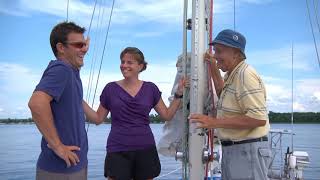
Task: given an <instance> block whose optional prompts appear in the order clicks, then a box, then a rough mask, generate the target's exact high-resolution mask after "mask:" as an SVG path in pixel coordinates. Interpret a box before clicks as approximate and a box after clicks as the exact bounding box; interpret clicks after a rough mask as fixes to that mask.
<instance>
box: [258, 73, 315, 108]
mask: <svg viewBox="0 0 320 180" xmlns="http://www.w3.org/2000/svg"><path fill="white" fill-rule="evenodd" d="M263 79H265V84H266V88H267V103H268V108H269V110H270V111H274V112H291V106H292V105H291V103H292V95H291V94H292V92H291V80H286V79H278V78H273V77H263ZM319 82H320V79H300V80H297V81H295V83H294V89H293V100H294V102H293V109H294V111H307V112H319V111H320V108H319V107H320V96H319V95H320V86H319Z"/></svg>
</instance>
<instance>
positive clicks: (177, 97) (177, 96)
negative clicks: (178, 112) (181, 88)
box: [174, 93, 183, 99]
mask: <svg viewBox="0 0 320 180" xmlns="http://www.w3.org/2000/svg"><path fill="white" fill-rule="evenodd" d="M174 98H176V99H181V98H183V94H181V95H179V94H177V93H174Z"/></svg>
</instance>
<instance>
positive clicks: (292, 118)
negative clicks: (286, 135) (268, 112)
mask: <svg viewBox="0 0 320 180" xmlns="http://www.w3.org/2000/svg"><path fill="white" fill-rule="evenodd" d="M291 151H292V152H293V43H292V47H291Z"/></svg>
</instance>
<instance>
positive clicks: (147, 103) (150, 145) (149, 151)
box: [84, 47, 185, 180]
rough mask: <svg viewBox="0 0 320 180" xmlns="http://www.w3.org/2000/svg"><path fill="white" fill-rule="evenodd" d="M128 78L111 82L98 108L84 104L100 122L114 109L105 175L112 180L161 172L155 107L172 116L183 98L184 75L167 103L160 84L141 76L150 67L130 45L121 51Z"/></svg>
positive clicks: (139, 179)
mask: <svg viewBox="0 0 320 180" xmlns="http://www.w3.org/2000/svg"><path fill="white" fill-rule="evenodd" d="M120 59H121V64H120V70H121V73H122V75H123V77H124V79H122V80H120V81H115V82H110V83H108V84H107V85H106V86H105V88H104V89H103V92H102V93H101V96H100V105H99V108H98V110H97V112H94V111H92V110H90V108H89V106H88V105H87V104H84V108H85V111H86V112H88V113H86V115H87V118H88V119H90V120H91V121H93V122H95V123H96V124H100V123H102V122H103V121H104V119H105V117H106V116H107V115H108V113H109V112H111V119H112V123H111V131H110V134H109V137H108V140H107V156H106V158H105V173H104V175H105V177H107V178H108V179H111V180H114V179H115V180H130V179H134V180H147V179H153V178H154V177H157V176H158V175H159V174H160V170H161V165H160V161H159V157H158V153H157V149H156V145H155V141H154V137H153V134H152V131H151V128H150V126H149V124H150V121H149V113H150V111H151V109H152V108H154V109H155V110H156V112H157V113H158V114H159V115H160V116H161V118H162V119H164V120H171V118H172V117H173V115H174V114H175V112H176V111H177V109H178V107H179V105H180V100H181V98H182V93H183V86H184V84H185V82H184V79H181V80H180V83H179V87H178V90H177V92H176V94H175V98H174V100H173V101H172V103H171V104H170V106H169V108H167V107H166V105H165V104H164V102H163V100H162V98H161V92H160V91H159V89H158V87H157V86H156V85H155V84H154V83H152V82H146V81H141V80H139V73H140V72H142V71H144V70H145V69H146V68H147V62H146V61H145V60H144V55H143V53H142V52H141V51H140V50H139V49H138V48H135V47H127V48H126V49H124V50H123V51H122V52H121V54H120Z"/></svg>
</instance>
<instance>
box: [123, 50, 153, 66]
mask: <svg viewBox="0 0 320 180" xmlns="http://www.w3.org/2000/svg"><path fill="white" fill-rule="evenodd" d="M127 53H128V54H131V55H133V56H134V58H135V60H137V61H138V63H139V64H143V68H142V69H141V71H140V72H142V71H144V70H146V69H147V64H148V63H147V62H146V61H145V59H144V55H143V53H142V52H141V51H140V50H139V49H138V48H136V47H126V48H125V49H124V50H123V51H122V52H121V53H120V59H122V58H123V56H124V55H125V54H127Z"/></svg>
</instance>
